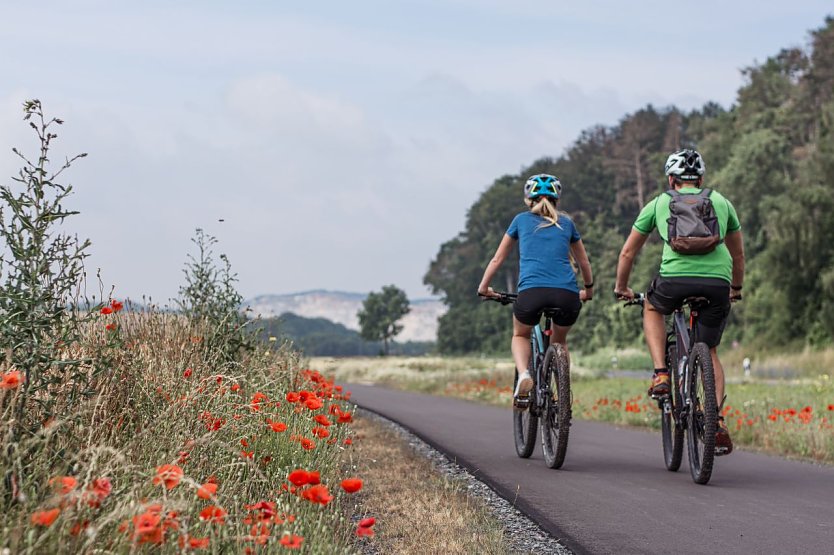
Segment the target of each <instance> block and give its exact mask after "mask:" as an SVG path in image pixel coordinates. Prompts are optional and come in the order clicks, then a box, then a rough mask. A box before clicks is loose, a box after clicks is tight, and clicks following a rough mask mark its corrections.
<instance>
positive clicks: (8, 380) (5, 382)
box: [0, 370, 23, 389]
mask: <svg viewBox="0 0 834 555" xmlns="http://www.w3.org/2000/svg"><path fill="white" fill-rule="evenodd" d="M22 382H23V374H22V373H21V372H20V370H11V371H9V372H6V373H4V374H3V375H2V377H0V389H15V388H17V387H18V386H20V384H21V383H22Z"/></svg>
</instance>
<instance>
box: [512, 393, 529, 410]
mask: <svg viewBox="0 0 834 555" xmlns="http://www.w3.org/2000/svg"><path fill="white" fill-rule="evenodd" d="M513 406H514V407H515V408H517V409H519V410H524V409H526V408H528V407H529V406H530V397H529V396H528V395H525V396H524V397H521V396H519V397H516V398H514V399H513Z"/></svg>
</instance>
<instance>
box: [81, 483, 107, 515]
mask: <svg viewBox="0 0 834 555" xmlns="http://www.w3.org/2000/svg"><path fill="white" fill-rule="evenodd" d="M111 491H113V485H112V484H111V483H110V478H96V479H95V480H93V483H92V484H90V485H89V486H87V491H86V492H85V493H84V496H85V498H86V501H87V505H89V506H90V507H93V508H96V507H100V506H101V502H102V501H104V499H105V498H106V497H107V496H108V495H110V492H111Z"/></svg>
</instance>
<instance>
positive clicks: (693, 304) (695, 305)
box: [683, 297, 709, 310]
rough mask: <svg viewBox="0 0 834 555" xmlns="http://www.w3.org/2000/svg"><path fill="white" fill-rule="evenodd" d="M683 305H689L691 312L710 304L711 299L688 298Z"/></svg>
mask: <svg viewBox="0 0 834 555" xmlns="http://www.w3.org/2000/svg"><path fill="white" fill-rule="evenodd" d="M683 304H685V305H689V308H690V310H692V309H695V310H697V309H699V308H703V307H705V306H707V305H708V304H709V299H707V298H706V297H687V298H685V299H684V300H683Z"/></svg>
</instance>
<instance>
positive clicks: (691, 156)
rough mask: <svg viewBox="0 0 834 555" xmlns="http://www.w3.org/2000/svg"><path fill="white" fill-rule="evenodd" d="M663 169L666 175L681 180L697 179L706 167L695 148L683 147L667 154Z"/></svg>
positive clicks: (701, 175)
mask: <svg viewBox="0 0 834 555" xmlns="http://www.w3.org/2000/svg"><path fill="white" fill-rule="evenodd" d="M665 169H666V175H671V176H672V177H674V178H676V179H680V180H681V181H698V180H699V179H700V178H701V177H703V175H704V172H705V171H706V169H707V167H706V165H705V164H704V159H703V158H701V155H700V154H699V153H698V151H697V150H693V149H691V148H685V149H683V150H679V151H677V152H673V153H672V154H670V155H669V158H667V159H666V167H665Z"/></svg>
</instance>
